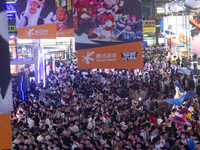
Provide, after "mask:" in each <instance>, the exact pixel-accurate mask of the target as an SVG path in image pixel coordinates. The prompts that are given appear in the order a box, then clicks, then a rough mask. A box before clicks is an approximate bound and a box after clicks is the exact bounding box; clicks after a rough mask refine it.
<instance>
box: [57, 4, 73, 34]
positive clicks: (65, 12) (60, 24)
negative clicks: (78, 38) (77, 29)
mask: <svg viewBox="0 0 200 150" xmlns="http://www.w3.org/2000/svg"><path fill="white" fill-rule="evenodd" d="M55 2H56V31H57V33H56V36H57V37H73V36H74V29H73V26H74V24H73V13H72V0H56V1H55Z"/></svg>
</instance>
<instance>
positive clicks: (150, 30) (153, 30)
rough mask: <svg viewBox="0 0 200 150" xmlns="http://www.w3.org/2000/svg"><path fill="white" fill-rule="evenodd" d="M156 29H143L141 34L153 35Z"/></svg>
mask: <svg viewBox="0 0 200 150" xmlns="http://www.w3.org/2000/svg"><path fill="white" fill-rule="evenodd" d="M155 32H156V27H149V28H143V33H155Z"/></svg>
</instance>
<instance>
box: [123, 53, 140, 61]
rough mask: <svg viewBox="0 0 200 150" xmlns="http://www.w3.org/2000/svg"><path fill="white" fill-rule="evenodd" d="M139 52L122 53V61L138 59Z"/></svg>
mask: <svg viewBox="0 0 200 150" xmlns="http://www.w3.org/2000/svg"><path fill="white" fill-rule="evenodd" d="M137 53H138V52H129V51H127V52H123V53H121V54H122V61H125V60H137V58H136V57H137Z"/></svg>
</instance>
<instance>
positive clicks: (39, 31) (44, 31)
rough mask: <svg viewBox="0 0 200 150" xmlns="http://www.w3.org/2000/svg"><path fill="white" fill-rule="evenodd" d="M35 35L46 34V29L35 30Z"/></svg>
mask: <svg viewBox="0 0 200 150" xmlns="http://www.w3.org/2000/svg"><path fill="white" fill-rule="evenodd" d="M35 35H48V30H35Z"/></svg>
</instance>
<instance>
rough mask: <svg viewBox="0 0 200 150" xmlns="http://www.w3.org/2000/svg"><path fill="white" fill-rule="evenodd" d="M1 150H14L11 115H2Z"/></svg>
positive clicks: (0, 119) (0, 120)
mask: <svg viewBox="0 0 200 150" xmlns="http://www.w3.org/2000/svg"><path fill="white" fill-rule="evenodd" d="M0 126H1V128H0V149H12V135H11V124H10V114H1V115H0Z"/></svg>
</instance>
